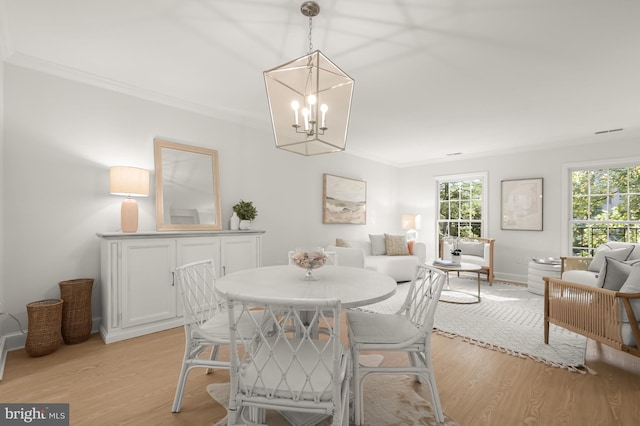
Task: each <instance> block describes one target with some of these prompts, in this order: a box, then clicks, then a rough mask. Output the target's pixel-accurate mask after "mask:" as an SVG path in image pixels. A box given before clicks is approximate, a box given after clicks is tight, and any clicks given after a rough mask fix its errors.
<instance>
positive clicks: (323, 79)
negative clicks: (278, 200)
mask: <svg viewBox="0 0 640 426" xmlns="http://www.w3.org/2000/svg"><path fill="white" fill-rule="evenodd" d="M300 11H301V12H302V14H303V15H304V16H307V17H308V18H309V51H308V54H307V55H305V56H302V57H300V58H298V59H294V60H292V61H290V62H287V63H286V64H284V65H280V66H279V67H277V68H273V69H270V70H268V71H265V72H264V82H265V86H266V88H267V98H268V100H269V110H270V111H271V122H272V124H273V133H274V136H275V140H276V147H277V148H280V149H284V150H287V151H291V152H295V153H297V154H301V155H317V154H326V153H330V152H338V151H344V149H345V146H346V144H347V127H348V125H349V114H350V112H351V97H352V95H353V83H354V82H353V79H352V78H351V77H349V76H348V75H347V74H345V73H344V72H343V71H342V70H341V69H340V68H338V66H336V65H335V64H334V63H333V62H331V61H330V60H329V59H328V58H327V57H326V56H325V55H323V54H322V52H320V51H319V50H315V51H313V44H312V42H311V30H312V20H313V17H314V16H317V15H318V14H319V13H320V6H319V5H318V3H316V2H315V1H306V2H304V3H302V6H301V7H300Z"/></svg>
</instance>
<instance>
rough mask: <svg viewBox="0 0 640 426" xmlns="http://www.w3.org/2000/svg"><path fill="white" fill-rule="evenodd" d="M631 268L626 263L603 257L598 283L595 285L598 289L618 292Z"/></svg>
mask: <svg viewBox="0 0 640 426" xmlns="http://www.w3.org/2000/svg"><path fill="white" fill-rule="evenodd" d="M631 268H632V266H631V265H629V264H628V263H626V262H622V261H620V260H617V259H614V258H612V257H605V258H604V264H603V265H602V268H601V269H600V272H599V273H598V281H596V285H597V286H598V287H600V288H606V289H608V290H613V291H619V290H620V287H622V285H623V284H624V283H625V281H626V280H627V277H628V276H629V273H630V272H631Z"/></svg>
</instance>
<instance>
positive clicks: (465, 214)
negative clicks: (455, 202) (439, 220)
mask: <svg viewBox="0 0 640 426" xmlns="http://www.w3.org/2000/svg"><path fill="white" fill-rule="evenodd" d="M460 219H462V220H470V219H471V203H470V202H469V201H464V202H462V203H460Z"/></svg>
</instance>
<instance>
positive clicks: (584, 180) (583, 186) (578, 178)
mask: <svg viewBox="0 0 640 426" xmlns="http://www.w3.org/2000/svg"><path fill="white" fill-rule="evenodd" d="M571 176H572V179H571V186H572V187H573V195H574V196H576V195H589V171H588V170H577V171H574V172H573V173H572V174H571Z"/></svg>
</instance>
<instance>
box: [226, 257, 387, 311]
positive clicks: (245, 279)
mask: <svg viewBox="0 0 640 426" xmlns="http://www.w3.org/2000/svg"><path fill="white" fill-rule="evenodd" d="M305 272H306V271H305V270H304V269H302V268H299V267H297V266H295V265H277V266H264V267H261V268H254V269H244V270H242V271H237V272H234V273H231V274H229V275H226V276H224V277H222V278H218V279H217V280H216V282H215V289H216V291H217V292H218V293H219V294H221V295H222V296H225V295H226V294H227V293H234V294H240V295H252V296H259V297H285V298H295V299H334V298H335V299H339V300H340V302H341V304H342V307H343V308H354V307H357V306H364V305H370V304H372V303H376V302H380V301H381V300H384V299H387V298H389V297H391V296H392V295H393V294H394V293H395V292H396V287H397V283H396V281H395V280H394V279H393V278H391V277H390V276H388V275H385V274H381V273H379V272H376V271H371V270H369V269H363V268H354V267H350V266H333V265H332V266H324V267H322V268H318V269H314V270H313V277H314V278H316V280H315V281H306V280H305Z"/></svg>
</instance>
